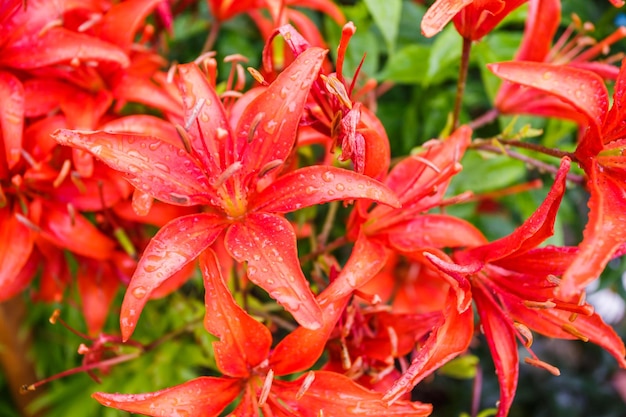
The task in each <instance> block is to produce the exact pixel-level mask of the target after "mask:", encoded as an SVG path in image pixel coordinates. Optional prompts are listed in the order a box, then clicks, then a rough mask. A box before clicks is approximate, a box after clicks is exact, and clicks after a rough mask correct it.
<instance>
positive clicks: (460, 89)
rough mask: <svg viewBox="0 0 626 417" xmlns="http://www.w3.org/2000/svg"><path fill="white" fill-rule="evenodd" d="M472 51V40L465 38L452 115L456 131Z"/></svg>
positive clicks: (453, 126)
mask: <svg viewBox="0 0 626 417" xmlns="http://www.w3.org/2000/svg"><path fill="white" fill-rule="evenodd" d="M471 49H472V40H471V39H469V38H463V51H462V53H461V67H460V68H459V79H458V81H457V84H456V99H455V100H454V112H453V113H452V128H453V130H455V129H456V128H457V127H459V116H460V115H461V104H462V102H463V94H464V93H465V84H466V82H467V70H468V68H469V59H470V51H471Z"/></svg>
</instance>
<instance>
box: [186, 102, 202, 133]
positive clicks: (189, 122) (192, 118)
mask: <svg viewBox="0 0 626 417" xmlns="http://www.w3.org/2000/svg"><path fill="white" fill-rule="evenodd" d="M205 102H206V99H205V98H199V99H198V102H197V103H196V105H195V106H193V109H191V115H190V116H189V119H187V120H186V121H185V130H187V131H189V129H191V125H193V124H194V123H195V122H196V119H198V115H199V114H200V111H202V107H203V106H204V103H205Z"/></svg>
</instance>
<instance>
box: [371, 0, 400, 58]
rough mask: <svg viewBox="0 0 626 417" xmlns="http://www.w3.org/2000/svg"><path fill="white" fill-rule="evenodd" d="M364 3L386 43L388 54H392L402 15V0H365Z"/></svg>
mask: <svg viewBox="0 0 626 417" xmlns="http://www.w3.org/2000/svg"><path fill="white" fill-rule="evenodd" d="M365 4H366V6H367V8H368V9H369V12H370V14H371V15H372V18H373V19H374V22H376V26H378V28H379V29H380V32H381V33H382V35H383V38H384V39H385V42H386V43H387V48H388V49H389V54H390V55H392V54H393V51H394V49H395V45H396V38H397V37H398V27H399V26H400V17H401V16H402V0H385V1H380V0H365Z"/></svg>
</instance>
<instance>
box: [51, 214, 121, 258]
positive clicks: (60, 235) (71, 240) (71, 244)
mask: <svg viewBox="0 0 626 417" xmlns="http://www.w3.org/2000/svg"><path fill="white" fill-rule="evenodd" d="M39 227H40V228H41V236H42V237H44V238H46V239H47V240H49V241H50V242H52V243H54V244H55V245H56V246H58V247H60V248H65V249H68V250H69V251H71V252H74V253H77V254H79V255H83V256H87V257H89V258H93V259H99V260H104V259H108V258H109V257H110V256H111V254H112V253H113V249H115V242H114V241H113V240H111V239H110V238H109V237H108V236H106V235H105V234H103V233H102V232H101V231H100V230H98V229H97V228H96V227H95V226H94V225H93V224H92V223H91V222H90V221H89V220H87V219H86V218H85V217H84V216H82V215H81V214H78V213H72V214H70V213H69V212H68V210H67V208H66V207H64V206H61V205H52V204H46V205H45V206H44V208H43V210H42V214H41V218H40V220H39Z"/></svg>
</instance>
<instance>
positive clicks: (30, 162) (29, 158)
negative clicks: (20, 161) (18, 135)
mask: <svg viewBox="0 0 626 417" xmlns="http://www.w3.org/2000/svg"><path fill="white" fill-rule="evenodd" d="M20 154H21V155H22V157H23V158H24V159H25V160H26V162H28V165H30V166H31V167H33V168H34V169H36V170H39V169H40V168H41V164H39V163H38V162H37V161H35V158H33V157H32V155H31V154H29V153H28V152H26V151H25V150H24V149H20Z"/></svg>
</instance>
